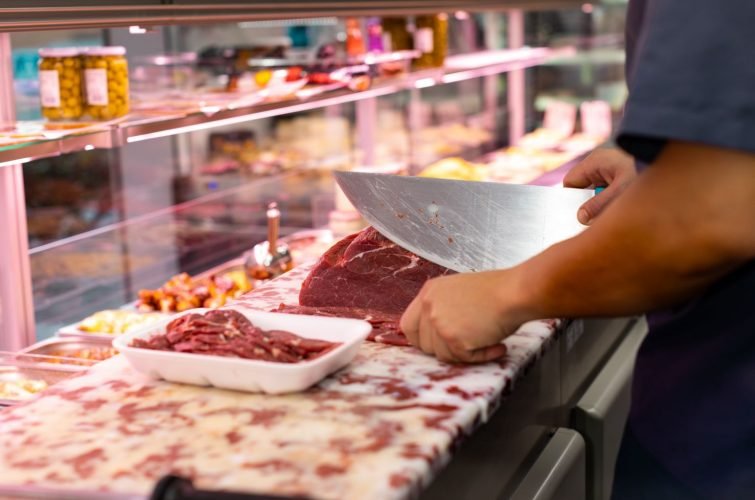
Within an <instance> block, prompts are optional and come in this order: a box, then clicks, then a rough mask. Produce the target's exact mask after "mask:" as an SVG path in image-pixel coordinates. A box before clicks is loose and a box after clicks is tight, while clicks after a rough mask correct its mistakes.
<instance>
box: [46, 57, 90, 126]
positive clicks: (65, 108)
mask: <svg viewBox="0 0 755 500" xmlns="http://www.w3.org/2000/svg"><path fill="white" fill-rule="evenodd" d="M39 57H40V59H39V97H40V101H41V104H42V116H44V117H45V118H47V119H48V120H76V119H77V118H80V117H81V115H82V113H83V111H84V99H83V96H82V85H81V58H80V56H79V49H76V48H57V49H41V50H40V51H39Z"/></svg>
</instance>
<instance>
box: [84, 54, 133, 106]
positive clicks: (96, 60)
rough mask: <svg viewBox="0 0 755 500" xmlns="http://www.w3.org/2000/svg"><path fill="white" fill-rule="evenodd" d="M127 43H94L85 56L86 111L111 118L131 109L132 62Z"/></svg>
mask: <svg viewBox="0 0 755 500" xmlns="http://www.w3.org/2000/svg"><path fill="white" fill-rule="evenodd" d="M125 55H126V49H125V48H124V47H94V48H91V49H88V50H87V52H86V55H85V56H84V80H85V88H86V113H87V114H88V115H89V116H90V117H92V118H94V119H96V120H111V119H113V118H119V117H121V116H124V115H126V114H127V113H128V111H129V93H128V62H127V61H126V57H125Z"/></svg>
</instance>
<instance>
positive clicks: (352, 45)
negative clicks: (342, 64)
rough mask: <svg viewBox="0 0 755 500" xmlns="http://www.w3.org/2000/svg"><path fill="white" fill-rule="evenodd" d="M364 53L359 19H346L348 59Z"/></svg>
mask: <svg viewBox="0 0 755 500" xmlns="http://www.w3.org/2000/svg"><path fill="white" fill-rule="evenodd" d="M364 53H365V47H364V38H363V37H362V27H361V26H360V24H359V19H356V18H353V17H350V18H348V19H346V54H347V55H348V56H349V57H359V56H361V55H363V54H364Z"/></svg>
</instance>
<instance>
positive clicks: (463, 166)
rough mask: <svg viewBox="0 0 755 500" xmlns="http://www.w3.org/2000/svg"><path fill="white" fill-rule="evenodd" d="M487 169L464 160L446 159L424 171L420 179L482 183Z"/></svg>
mask: <svg viewBox="0 0 755 500" xmlns="http://www.w3.org/2000/svg"><path fill="white" fill-rule="evenodd" d="M486 174H487V169H486V168H485V167H483V166H482V165H476V164H474V163H470V162H468V161H466V160H464V159H462V158H446V159H443V160H440V161H438V162H435V163H433V164H432V165H430V166H429V167H427V168H426V169H424V170H423V171H422V172H421V173H420V174H419V176H420V177H433V178H436V179H453V180H459V181H482V180H484V179H485V177H486Z"/></svg>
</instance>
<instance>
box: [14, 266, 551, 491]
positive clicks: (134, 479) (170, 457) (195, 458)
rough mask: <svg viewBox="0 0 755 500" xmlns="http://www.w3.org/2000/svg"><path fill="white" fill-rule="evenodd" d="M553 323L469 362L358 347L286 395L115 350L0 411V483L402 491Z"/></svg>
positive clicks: (244, 301)
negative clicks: (133, 362)
mask: <svg viewBox="0 0 755 500" xmlns="http://www.w3.org/2000/svg"><path fill="white" fill-rule="evenodd" d="M306 272H307V268H300V269H296V270H294V271H292V272H290V273H289V274H287V275H285V276H283V277H281V278H279V279H277V280H274V281H273V282H271V283H269V284H267V285H265V286H263V287H261V288H259V289H257V290H255V291H253V292H251V293H250V294H247V295H246V296H244V297H242V298H240V299H238V300H237V301H236V302H235V303H234V304H233V305H231V307H236V308H242V309H243V308H253V309H261V310H270V309H273V308H275V307H276V306H278V305H279V304H280V303H287V304H296V303H298V300H297V297H298V290H299V286H300V283H301V281H302V279H303V278H304V276H305V275H306ZM558 326H559V325H558V323H557V322H556V321H537V322H531V323H527V324H526V325H524V326H522V328H521V329H520V330H519V331H518V332H517V333H516V334H515V335H513V336H511V337H509V338H508V339H507V340H506V341H505V342H506V344H507V346H508V348H509V350H508V354H507V355H506V357H505V358H503V359H502V360H501V361H500V362H497V363H489V364H486V365H476V366H458V365H448V364H444V363H441V362H439V361H437V360H435V359H434V358H431V357H429V356H426V355H424V354H422V353H421V352H420V351H418V350H416V349H414V348H411V347H394V346H388V345H382V344H376V343H372V342H365V343H364V345H363V346H362V347H361V349H360V352H359V354H358V355H357V357H356V358H355V359H354V361H353V362H352V363H351V364H350V365H349V366H347V367H346V368H344V369H342V370H341V371H339V372H337V373H335V374H333V375H332V376H330V377H328V378H326V379H325V380H323V381H322V382H320V383H319V384H318V385H316V386H314V387H312V388H310V389H309V390H308V391H306V392H303V393H298V394H290V395H283V396H269V395H262V394H247V393H242V392H233V391H225V390H220V389H215V388H204V387H194V386H187V385H178V384H171V383H168V382H164V381H157V380H153V379H149V378H147V377H145V376H143V375H141V374H139V373H137V372H136V371H135V370H133V369H132V368H131V367H130V365H129V364H128V362H127V361H126V360H125V359H124V358H123V357H122V356H117V357H115V358H113V359H111V360H108V361H106V362H103V363H100V364H99V365H97V366H95V367H94V368H92V369H91V370H89V371H88V372H86V373H84V374H83V375H81V376H77V377H75V378H72V379H68V380H66V381H63V382H61V383H59V384H57V385H55V386H53V387H52V388H50V389H48V390H47V391H45V392H44V393H42V394H41V396H40V397H38V398H36V399H34V400H32V401H29V402H26V403H23V404H21V405H18V406H15V407H11V408H8V409H4V410H2V411H0V490H1V487H2V486H3V485H5V486H24V485H33V486H38V487H47V488H56V489H62V488H66V489H87V490H99V491H108V492H118V493H131V494H142V495H146V494H148V493H149V492H150V491H151V489H152V487H153V486H154V484H155V482H156V481H157V480H158V479H159V478H160V477H162V476H163V475H165V474H168V473H174V474H180V475H185V476H188V477H190V478H192V479H193V481H194V484H195V486H196V487H198V488H206V489H226V490H238V491H245V492H264V493H276V494H281V495H306V496H312V497H318V498H360V499H387V498H405V497H407V496H411V494H412V493H413V492H414V493H416V492H417V491H419V490H420V489H421V488H422V487H423V485H426V484H428V483H429V482H430V481H431V480H432V478H433V474H435V473H436V472H437V471H438V470H439V469H440V468H441V467H442V466H443V465H444V464H445V463H446V462H447V461H448V460H449V459H450V458H451V454H452V451H453V449H454V447H455V445H456V444H458V442H459V441H460V440H461V439H463V437H464V436H465V435H466V434H468V433H470V432H472V431H473V430H474V429H475V428H476V427H477V426H479V425H480V424H481V423H483V422H484V421H486V420H487V418H488V417H489V415H490V414H491V412H492V411H494V410H495V408H496V407H497V405H498V404H499V403H500V401H501V399H502V398H503V397H504V396H505V395H506V394H507V393H509V392H510V391H512V390H514V386H515V384H516V381H517V379H518V378H519V377H521V376H523V374H524V373H525V372H526V368H527V367H528V366H529V365H531V364H532V363H534V362H535V361H536V360H537V359H538V358H539V357H540V356H541V354H542V353H543V352H544V351H545V349H547V347H548V346H549V345H550V344H551V343H552V342H553V339H554V337H555V335H554V334H555V332H556V330H557V328H558Z"/></svg>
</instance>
